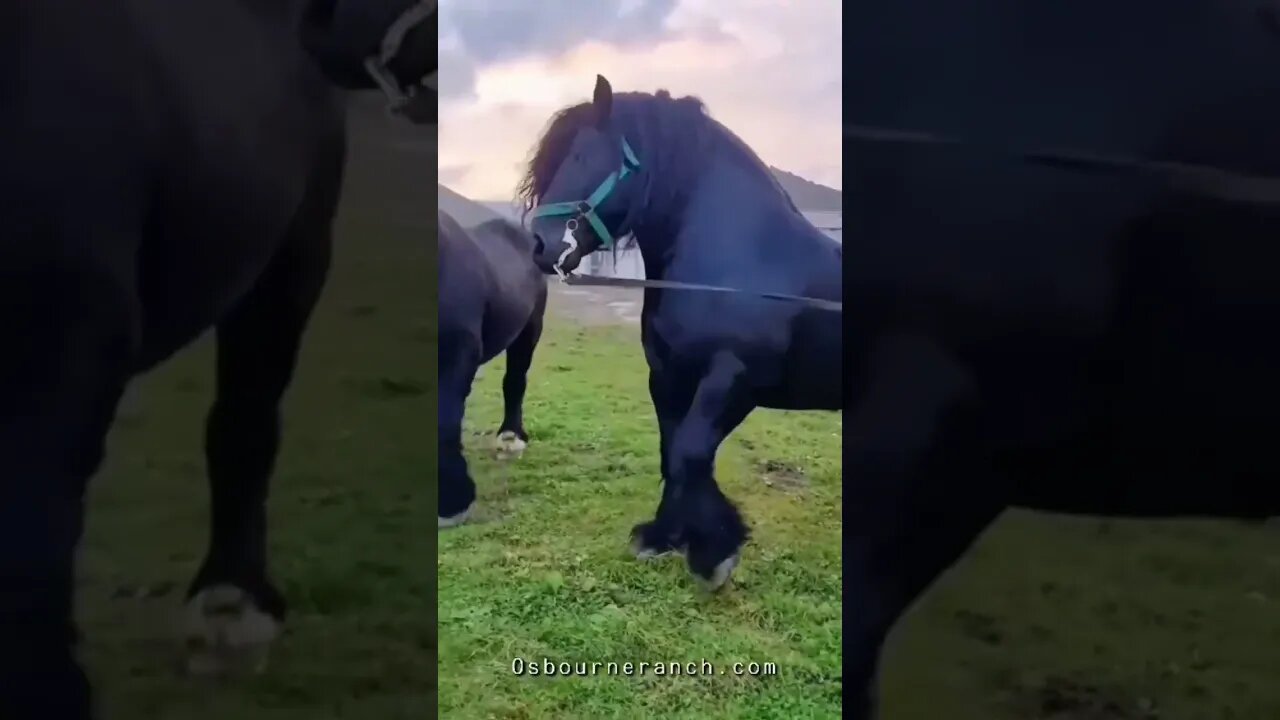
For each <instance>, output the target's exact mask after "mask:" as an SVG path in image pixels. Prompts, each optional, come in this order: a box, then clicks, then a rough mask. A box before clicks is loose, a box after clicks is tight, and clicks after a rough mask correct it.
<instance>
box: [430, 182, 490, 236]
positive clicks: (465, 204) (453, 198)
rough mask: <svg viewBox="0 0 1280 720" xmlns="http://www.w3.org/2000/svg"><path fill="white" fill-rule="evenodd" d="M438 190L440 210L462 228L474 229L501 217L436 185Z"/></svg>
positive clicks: (442, 186)
mask: <svg viewBox="0 0 1280 720" xmlns="http://www.w3.org/2000/svg"><path fill="white" fill-rule="evenodd" d="M436 186H437V187H438V189H439V197H440V209H441V210H443V211H445V212H446V213H449V214H450V215H452V216H453V219H454V220H457V221H458V224H460V225H462V226H463V227H474V226H476V225H479V224H480V223H483V222H485V221H487V220H493V219H494V218H497V217H501V216H500V215H498V213H496V212H494V211H492V210H490V209H489V208H487V207H485V206H484V205H481V204H480V203H478V202H474V201H472V200H470V199H468V198H465V197H463V196H461V195H459V194H458V193H456V192H454V191H452V190H450V189H449V188H447V187H445V186H444V185H441V184H439V183H436Z"/></svg>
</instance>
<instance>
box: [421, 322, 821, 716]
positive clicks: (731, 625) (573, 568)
mask: <svg viewBox="0 0 1280 720" xmlns="http://www.w3.org/2000/svg"><path fill="white" fill-rule="evenodd" d="M501 375H502V361H498V362H495V363H494V364H493V365H492V366H490V367H488V368H486V370H485V373H484V375H483V376H482V378H481V379H480V380H479V381H478V382H477V383H476V387H475V390H474V392H473V395H472V400H471V403H470V405H469V408H468V422H467V425H468V429H469V432H468V436H467V441H468V443H469V446H470V451H469V453H468V456H469V457H470V458H471V461H472V471H473V474H474V475H475V477H476V480H477V483H478V485H479V491H480V499H479V503H478V505H477V508H476V512H475V515H474V516H473V520H472V521H471V522H470V523H469V524H467V525H464V526H462V527H459V528H456V529H452V530H448V531H444V532H442V533H441V534H440V557H439V561H438V566H437V567H438V569H439V584H440V596H439V614H440V681H441V693H440V711H441V716H442V717H447V718H460V719H465V718H614V717H617V718H639V717H663V718H834V717H838V716H839V714H840V672H841V670H840V659H841V649H840V593H841V581H840V495H841V486H840V440H841V430H840V427H841V419H840V416H839V415H837V414H832V413H780V412H769V411H758V412H757V413H755V414H753V415H752V416H751V417H750V418H749V419H748V421H747V422H746V423H745V424H744V425H743V427H741V428H740V429H739V430H738V431H737V432H736V433H734V434H733V435H732V436H731V438H730V439H729V440H728V441H727V442H726V443H725V445H724V447H723V449H722V451H721V453H720V456H719V461H718V465H717V470H718V476H719V479H720V483H721V486H722V487H723V488H724V489H725V492H726V493H728V494H729V495H730V496H731V497H732V498H734V499H735V500H736V501H737V502H738V503H739V504H740V506H741V508H742V510H743V512H744V513H745V514H746V517H747V519H748V522H749V523H750V524H751V525H752V529H753V533H754V537H753V540H752V542H751V543H750V544H749V545H748V546H747V548H746V551H745V552H744V554H743V559H742V565H741V566H740V567H739V569H738V571H737V573H736V574H735V576H734V581H733V582H732V584H731V585H730V586H729V587H727V588H726V589H725V590H723V591H722V592H720V593H718V594H716V595H714V596H708V595H707V594H706V593H705V592H703V591H702V590H700V589H698V588H697V586H696V585H695V584H694V583H693V582H692V580H691V578H690V577H689V575H688V573H687V571H686V569H685V566H684V562H683V560H682V559H681V558H679V557H667V558H661V559H657V560H654V561H650V562H643V563H642V562H639V561H636V560H635V559H633V558H632V557H631V555H630V554H629V552H628V551H627V541H628V533H629V531H630V528H631V526H632V525H633V524H635V523H637V522H640V521H642V520H647V519H649V518H651V517H652V515H653V512H654V509H655V507H656V503H657V499H658V495H659V488H660V486H659V483H658V477H659V475H658V472H659V468H658V460H657V457H658V454H657V431H656V423H655V421H654V419H653V409H652V405H651V404H650V401H649V395H648V389H647V377H648V376H647V369H646V367H645V364H644V360H643V357H642V354H641V349H640V345H639V337H638V333H637V332H636V331H634V330H633V329H630V328H592V329H582V328H578V327H575V326H574V325H572V324H570V323H569V322H567V321H564V320H556V319H552V320H551V322H550V323H549V325H548V329H547V332H546V334H545V336H544V338H543V341H542V344H541V345H540V346H539V348H538V351H537V354H536V355H535V358H534V366H533V369H532V371H531V374H530V387H529V393H528V400H527V404H526V411H525V416H526V425H527V428H528V431H529V433H530V436H531V441H530V446H529V449H528V450H527V451H526V453H525V455H524V457H522V458H521V459H520V460H518V461H515V462H512V463H501V462H498V461H496V460H493V459H491V458H490V457H489V456H488V453H487V452H486V449H485V444H486V442H487V440H488V437H487V436H488V435H489V434H490V433H492V432H493V431H494V430H495V429H496V428H497V425H498V422H499V421H500V419H501V387H500V384H501ZM766 480H768V481H769V483H771V484H767V483H766ZM515 658H522V659H525V660H533V661H537V662H540V661H541V660H542V659H543V658H546V659H549V660H551V661H553V662H562V661H565V662H584V661H585V662H601V663H607V662H616V663H619V664H621V663H625V662H633V663H638V662H641V661H649V662H654V661H667V662H669V661H678V662H682V663H683V662H690V661H693V662H699V661H702V660H706V661H708V662H710V663H712V664H713V668H714V672H713V674H712V675H710V676H705V675H696V676H695V675H682V676H657V675H654V674H652V673H651V672H649V673H646V674H645V675H644V676H639V675H632V676H623V675H607V674H604V671H606V670H607V666H603V667H602V674H599V675H596V676H594V677H580V676H574V677H530V676H516V675H515V674H514V673H513V672H512V662H513V660H514V659H515ZM735 662H742V663H746V662H758V663H765V662H771V663H776V665H777V669H778V672H777V674H776V675H773V676H754V677H751V676H736V675H734V673H733V666H732V663H735ZM721 672H723V674H720V673H721Z"/></svg>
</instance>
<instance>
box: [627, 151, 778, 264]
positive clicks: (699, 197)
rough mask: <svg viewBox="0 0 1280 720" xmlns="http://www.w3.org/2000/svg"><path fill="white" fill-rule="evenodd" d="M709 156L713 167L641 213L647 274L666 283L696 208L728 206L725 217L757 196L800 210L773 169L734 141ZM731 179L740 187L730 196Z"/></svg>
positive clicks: (639, 236)
mask: <svg viewBox="0 0 1280 720" xmlns="http://www.w3.org/2000/svg"><path fill="white" fill-rule="evenodd" d="M706 150H707V162H706V163H705V164H704V165H702V166H701V167H700V169H699V170H698V172H696V173H691V174H689V175H688V176H686V177H683V178H682V182H680V183H677V184H674V185H668V186H666V188H667V191H668V192H667V193H665V194H662V195H658V196H653V197H650V198H648V201H647V202H646V205H645V207H644V208H643V210H642V211H641V212H640V213H639V216H640V219H639V221H638V222H636V223H635V226H634V227H635V229H634V234H635V238H636V244H637V245H638V246H639V248H640V254H641V256H642V257H643V258H644V266H645V274H646V275H648V276H649V277H650V278H652V279H660V278H661V277H662V276H663V275H664V274H665V273H666V271H667V269H668V266H669V265H670V263H671V261H672V259H673V257H674V255H675V251H676V243H677V241H678V239H679V238H680V237H681V236H682V234H683V232H684V230H685V227H686V224H687V222H688V220H689V218H688V212H689V211H690V209H692V208H698V207H707V206H715V205H717V204H723V205H724V206H725V207H724V208H723V209H722V210H721V211H722V212H733V211H734V207H735V206H737V205H738V204H740V203H741V202H744V199H745V198H750V197H753V196H754V197H759V198H763V202H764V203H766V204H767V203H770V202H776V203H777V204H778V208H777V209H778V210H786V209H788V208H790V209H791V210H793V211H794V210H795V208H794V206H792V205H791V201H790V199H789V198H788V197H787V196H786V195H785V193H782V192H780V190H779V187H778V185H777V180H775V179H774V178H773V176H772V174H770V173H769V171H768V169H767V168H766V167H764V166H763V164H762V163H761V162H760V161H759V160H757V159H756V158H755V157H754V156H753V155H751V154H750V153H749V152H748V151H747V150H746V149H745V148H743V147H740V146H739V144H738V143H737V142H734V140H733V139H732V138H730V137H716V138H715V139H714V140H713V141H711V142H710V143H709V144H708V147H707V148H706ZM653 177H655V178H662V177H663V175H662V168H661V167H655V168H654V175H653ZM726 178H728V179H729V180H728V181H729V182H731V183H732V185H733V186H736V187H730V188H729V189H728V190H726V188H725V187H724V183H725V182H726V180H725V179H726ZM654 182H658V181H657V180H655V181H654ZM711 193H720V194H725V193H727V195H726V199H725V200H723V201H718V200H716V199H715V198H713V197H708V194H711ZM751 209H752V210H755V209H757V208H756V207H755V206H753V207H752V208H751ZM797 212H798V211H797Z"/></svg>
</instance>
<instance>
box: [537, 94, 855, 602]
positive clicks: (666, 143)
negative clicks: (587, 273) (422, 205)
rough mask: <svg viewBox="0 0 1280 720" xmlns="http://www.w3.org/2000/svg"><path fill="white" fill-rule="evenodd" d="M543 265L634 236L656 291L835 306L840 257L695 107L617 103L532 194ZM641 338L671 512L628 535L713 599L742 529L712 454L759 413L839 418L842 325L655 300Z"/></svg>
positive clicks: (597, 104)
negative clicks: (670, 556)
mask: <svg viewBox="0 0 1280 720" xmlns="http://www.w3.org/2000/svg"><path fill="white" fill-rule="evenodd" d="M521 195H522V197H523V200H524V203H525V208H526V211H531V212H532V214H533V216H534V220H533V223H532V229H533V232H534V235H535V236H536V237H537V240H538V247H537V260H538V264H539V266H540V267H541V268H542V269H543V270H544V271H545V272H556V271H559V272H568V271H570V270H573V269H574V268H575V267H577V265H578V262H579V261H580V259H581V258H582V257H583V256H584V255H586V254H588V253H590V252H593V251H595V250H597V249H600V248H602V247H603V248H609V247H612V246H613V245H614V238H615V237H622V236H624V235H627V234H631V235H632V236H633V238H634V242H635V243H636V244H637V245H638V246H639V248H640V253H641V255H642V257H643V258H644V266H645V273H646V274H647V276H648V277H649V279H660V280H671V281H680V282H690V283H706V284H713V285H721V286H727V287H731V288H737V289H742V290H747V291H756V292H774V293H784V294H790V295H802V296H808V297H814V298H820V299H826V300H833V301H838V300H839V299H840V296H841V275H840V258H841V251H840V245H839V244H838V243H837V242H835V241H834V240H832V239H831V238H829V237H827V236H826V235H824V234H823V233H822V232H821V231H819V230H818V229H817V228H815V227H814V226H813V225H812V224H811V223H810V222H809V221H808V220H806V219H805V218H804V216H803V215H801V214H800V212H799V211H798V210H797V209H796V207H795V206H794V205H793V204H792V202H791V200H790V198H789V197H788V196H787V194H786V192H785V191H784V190H783V189H782V187H781V186H780V185H779V184H778V182H777V180H776V179H775V178H774V177H773V174H772V173H771V172H770V171H769V168H768V167H767V166H766V165H765V164H764V163H763V162H761V160H760V159H759V158H758V157H757V156H756V155H755V153H754V152H752V150H751V149H750V148H749V147H747V146H746V145H745V144H744V143H743V142H742V141H741V140H739V139H738V138H737V137H736V136H735V135H734V134H733V133H732V132H730V131H729V130H728V129H727V128H725V127H724V126H723V125H721V124H719V123H718V122H716V121H714V120H712V119H711V118H710V117H709V116H708V115H707V114H706V113H705V112H704V110H703V106H702V103H701V102H700V101H698V100H697V99H696V98H692V97H686V98H679V99H677V98H673V97H671V96H670V95H669V94H668V93H666V92H658V93H657V94H647V93H621V94H618V95H617V96H615V95H614V94H613V90H612V88H611V87H610V86H609V83H608V81H607V80H605V79H604V78H603V77H600V76H597V78H596V87H595V95H594V99H593V101H592V102H590V103H582V104H579V105H574V106H571V107H568V108H565V109H564V110H562V111H561V112H560V113H559V114H558V115H556V116H555V118H554V119H553V120H552V122H551V124H550V126H549V127H548V129H547V131H546V133H545V134H544V135H543V137H542V138H541V139H540V140H539V142H538V146H537V148H536V151H535V153H534V156H533V158H532V159H531V160H530V162H529V165H528V168H527V171H526V175H525V177H524V180H523V183H522V185H521ZM641 337H642V341H643V344H644V351H645V356H646V358H647V360H648V362H649V392H650V395H651V397H652V399H653V405H654V409H655V410H656V411H657V416H658V429H659V435H660V442H661V445H660V448H661V459H662V478H663V481H664V482H663V489H662V500H661V502H660V503H659V505H658V510H657V514H656V516H655V518H654V520H653V521H652V522H648V523H643V524H641V525H638V526H636V527H635V528H634V530H633V531H632V535H633V549H634V551H635V552H636V554H637V556H639V557H649V556H652V555H655V554H661V553H665V552H668V551H672V550H681V551H683V552H684V553H685V557H686V560H687V561H688V564H689V568H690V569H691V570H692V571H693V572H694V574H695V575H696V576H697V577H698V578H699V579H701V580H702V581H703V582H704V583H705V584H706V585H708V586H709V587H710V588H712V589H714V588H718V587H720V586H721V585H722V584H723V583H724V582H725V580H726V579H728V577H729V575H730V573H731V572H732V571H733V568H734V567H735V565H736V564H737V561H738V551H739V549H740V548H741V546H742V544H743V543H744V542H745V541H746V536H747V530H746V526H745V524H744V523H743V521H742V519H741V517H740V516H739V513H738V510H737V508H736V507H734V505H733V504H732V503H731V502H729V501H728V500H727V499H726V498H725V496H724V495H723V494H722V493H721V492H720V488H719V487H718V486H717V485H716V482H715V478H714V477H713V469H714V465H715V455H716V451H717V449H718V448H719V446H720V443H722V442H723V441H724V439H725V438H726V437H727V436H728V435H729V433H731V432H733V429H734V428H736V427H737V426H738V425H739V424H740V423H741V422H742V421H743V420H744V419H746V417H747V415H748V414H749V413H750V412H751V411H752V410H753V409H754V408H756V407H769V408H783V409H793V410H796V409H822V410H839V409H841V393H840V386H841V368H840V364H841V327H840V315H839V314H838V313H832V312H825V311H819V310H815V309H812V308H808V307H806V306H804V305H800V304H795V303H787V302H779V301H776V300H766V299H762V298H759V297H753V296H750V295H745V294H742V295H735V294H724V293H705V292H697V291H688V290H658V289H653V288H647V289H646V291H645V298H644V308H643V310H642V313H641Z"/></svg>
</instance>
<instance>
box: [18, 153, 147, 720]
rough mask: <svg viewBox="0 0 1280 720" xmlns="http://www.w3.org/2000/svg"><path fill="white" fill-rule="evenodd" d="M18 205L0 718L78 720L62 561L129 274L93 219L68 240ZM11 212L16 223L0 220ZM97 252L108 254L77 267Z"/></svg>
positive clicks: (117, 365) (129, 313) (108, 386)
mask: <svg viewBox="0 0 1280 720" xmlns="http://www.w3.org/2000/svg"><path fill="white" fill-rule="evenodd" d="M18 167H22V164H21V162H19V163H18ZM107 195H108V193H105V192H104V193H102V196H101V197H103V199H104V200H105V199H106V196H107ZM86 196H87V197H95V195H94V191H93V190H90V191H89V192H88V194H87V195H86ZM11 199H13V198H11ZM113 204H114V200H112V201H108V205H106V207H112V205H113ZM29 206H30V205H28V204H25V203H23V202H22V198H21V197H18V198H16V199H14V204H13V205H11V206H8V207H5V208H0V227H4V228H5V241H4V243H3V244H0V327H3V328H4V329H5V340H4V341H3V343H2V344H3V347H4V349H3V351H0V718H67V719H68V720H87V719H88V718H89V717H91V715H92V713H91V701H90V692H89V684H88V681H87V679H86V678H85V675H84V672H83V670H82V669H81V667H80V666H79V664H78V663H77V662H76V659H75V646H76V644H77V637H76V636H77V633H76V628H75V622H74V619H73V614H72V611H73V606H74V603H73V594H74V593H73V590H74V582H75V581H74V563H75V551H76V546H77V544H78V543H79V541H80V536H81V532H82V529H83V526H84V491H85V487H86V484H87V482H88V480H89V478H90V476H92V475H93V473H94V472H96V471H97V469H98V467H99V465H100V464H101V462H102V457H103V454H104V439H105V437H106V434H107V431H108V429H109V428H110V426H111V421H112V418H113V417H114V415H115V410H116V406H117V404H118V402H119V400H120V396H121V394H122V393H123V391H124V387H125V385H126V383H127V381H128V378H129V376H130V375H131V374H132V370H133V363H134V358H135V356H136V352H137V343H138V339H139V328H140V315H141V310H140V308H139V306H138V300H137V297H136V295H135V290H134V287H135V283H134V281H133V279H132V277H130V274H131V272H130V271H128V270H125V269H123V267H118V266H117V267H113V265H114V264H116V263H119V265H120V266H127V265H129V264H131V261H132V258H133V257H134V252H135V251H134V250H133V249H132V248H134V247H136V242H135V241H133V240H129V239H123V238H122V240H123V241H122V242H121V241H117V238H116V237H113V234H114V233H113V232H111V231H110V230H109V229H108V227H105V223H106V218H105V217H104V215H103V214H100V213H97V212H93V211H90V212H87V213H83V217H84V218H85V222H92V223H96V224H95V226H94V227H86V228H82V229H80V231H79V232H78V233H77V234H76V235H77V236H76V237H75V238H74V239H70V238H71V234H70V233H60V232H58V231H59V230H62V228H57V227H56V226H53V227H47V226H44V225H37V224H29V223H28V222H27V221H29V220H32V218H27V217H23V214H22V210H24V209H26V208H27V207H29ZM133 207H136V206H135V205H131V204H129V203H128V202H124V201H121V202H120V205H119V208H120V209H121V210H123V211H126V212H127V210H128V209H131V208H133ZM11 208H12V209H16V210H18V217H17V218H10V217H7V213H5V212H3V211H4V210H8V209H11ZM75 221H76V220H75V219H74V218H73V217H72V216H70V215H68V216H66V217H64V218H62V219H61V220H60V222H63V223H68V222H75ZM24 225H25V226H26V227H39V228H40V234H37V233H36V232H30V233H24V232H22V230H23V227H24ZM99 251H100V252H102V253H103V254H104V255H106V254H116V257H115V258H112V259H105V258H103V259H98V258H95V257H91V256H92V255H93V254H94V253H96V252H99Z"/></svg>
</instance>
